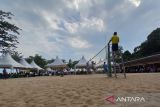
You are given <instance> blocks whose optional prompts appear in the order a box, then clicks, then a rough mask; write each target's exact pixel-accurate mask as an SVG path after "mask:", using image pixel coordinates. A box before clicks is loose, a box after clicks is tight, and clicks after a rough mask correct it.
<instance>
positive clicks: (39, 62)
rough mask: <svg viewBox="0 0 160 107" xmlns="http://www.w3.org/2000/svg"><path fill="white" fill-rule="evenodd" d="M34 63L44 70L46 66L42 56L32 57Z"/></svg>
mask: <svg viewBox="0 0 160 107" xmlns="http://www.w3.org/2000/svg"><path fill="white" fill-rule="evenodd" d="M34 61H35V63H36V64H37V65H39V66H40V67H42V68H44V67H45V65H46V64H47V62H46V59H44V58H42V56H40V55H38V54H36V55H35V57H34Z"/></svg>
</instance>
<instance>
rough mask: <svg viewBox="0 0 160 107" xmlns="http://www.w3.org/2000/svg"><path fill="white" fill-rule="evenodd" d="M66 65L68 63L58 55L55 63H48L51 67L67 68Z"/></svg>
mask: <svg viewBox="0 0 160 107" xmlns="http://www.w3.org/2000/svg"><path fill="white" fill-rule="evenodd" d="M66 66H67V65H66V64H65V63H64V62H63V61H62V60H61V59H60V58H59V57H58V56H57V57H56V59H55V61H54V62H53V63H51V64H48V65H47V67H51V68H65V67H66Z"/></svg>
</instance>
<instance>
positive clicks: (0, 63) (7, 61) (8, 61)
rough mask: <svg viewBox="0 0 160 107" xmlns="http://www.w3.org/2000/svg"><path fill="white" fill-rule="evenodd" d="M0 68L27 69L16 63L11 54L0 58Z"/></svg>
mask: <svg viewBox="0 0 160 107" xmlns="http://www.w3.org/2000/svg"><path fill="white" fill-rule="evenodd" d="M0 67H1V68H3V67H5V68H11V67H13V68H26V67H25V66H23V65H22V64H20V63H18V62H16V61H15V60H14V59H13V58H12V57H11V55H10V54H9V53H7V54H5V55H2V56H1V57H0Z"/></svg>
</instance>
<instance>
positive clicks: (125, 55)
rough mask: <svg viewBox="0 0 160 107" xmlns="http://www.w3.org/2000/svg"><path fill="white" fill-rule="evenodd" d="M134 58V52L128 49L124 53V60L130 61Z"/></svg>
mask: <svg viewBox="0 0 160 107" xmlns="http://www.w3.org/2000/svg"><path fill="white" fill-rule="evenodd" d="M131 58H132V54H131V53H130V52H129V51H128V50H127V51H125V52H124V53H123V59H124V61H129V60H130V59H131Z"/></svg>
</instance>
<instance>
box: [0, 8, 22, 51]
mask: <svg viewBox="0 0 160 107" xmlns="http://www.w3.org/2000/svg"><path fill="white" fill-rule="evenodd" d="M12 16H13V14H12V13H11V12H3V11H2V10H0V45H1V47H2V50H1V51H2V52H8V51H10V52H13V51H14V49H15V48H17V46H16V45H17V44H18V43H19V42H18V35H19V30H20V28H19V27H17V26H16V25H14V24H11V23H10V22H8V20H11V19H12Z"/></svg>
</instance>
